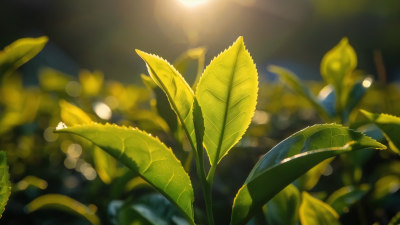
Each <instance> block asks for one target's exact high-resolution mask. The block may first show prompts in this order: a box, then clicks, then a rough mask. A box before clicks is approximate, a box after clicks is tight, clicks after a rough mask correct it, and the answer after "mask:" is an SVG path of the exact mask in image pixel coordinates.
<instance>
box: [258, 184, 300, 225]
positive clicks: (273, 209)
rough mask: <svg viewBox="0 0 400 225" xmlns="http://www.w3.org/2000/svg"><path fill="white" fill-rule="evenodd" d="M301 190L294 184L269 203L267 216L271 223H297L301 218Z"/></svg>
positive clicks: (274, 224)
mask: <svg viewBox="0 0 400 225" xmlns="http://www.w3.org/2000/svg"><path fill="white" fill-rule="evenodd" d="M300 202H301V198H300V192H299V190H298V189H297V188H296V187H295V186H294V185H292V184H290V185H289V186H287V187H286V188H285V189H283V190H282V191H281V192H279V193H278V194H277V195H275V197H273V198H272V199H271V201H269V202H268V203H267V205H266V206H267V211H266V217H267V221H268V224H270V225H296V224H297V223H298V220H299V207H300Z"/></svg>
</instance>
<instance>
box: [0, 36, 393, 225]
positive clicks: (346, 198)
mask: <svg viewBox="0 0 400 225" xmlns="http://www.w3.org/2000/svg"><path fill="white" fill-rule="evenodd" d="M46 42H47V38H46V37H40V38H24V39H20V40H17V41H15V42H14V43H12V44H10V45H9V46H7V47H5V48H4V50H3V51H2V52H0V74H1V85H0V86H1V89H0V94H1V99H0V111H1V114H0V124H1V126H0V133H1V138H0V142H1V148H2V149H4V150H5V151H3V152H1V154H0V164H1V166H0V169H1V171H2V172H1V179H0V180H1V191H0V200H1V201H0V204H1V205H0V208H2V209H4V206H5V205H6V204H7V205H6V206H5V212H4V215H3V217H4V218H2V221H3V222H5V223H7V224H54V223H57V224H85V223H89V224H94V225H96V224H179V225H180V224H229V223H230V224H232V225H236V224H293V225H295V224H303V225H311V224H372V223H374V224H397V223H398V222H399V214H398V211H400V207H399V204H398V203H399V202H400V198H399V197H400V196H399V192H398V190H399V188H400V178H399V177H400V170H399V168H400V161H399V153H400V150H399V148H400V139H399V138H398V135H397V134H398V133H399V132H400V118H399V117H396V116H392V115H389V114H385V113H391V114H393V115H399V114H400V113H399V112H400V109H399V105H398V104H396V103H397V102H398V101H399V98H400V89H399V86H398V85H397V84H379V82H378V83H376V82H374V81H373V78H372V77H371V76H366V75H364V74H363V72H362V71H360V70H357V69H356V68H357V57H356V53H355V51H354V49H353V48H352V47H351V45H350V44H349V41H348V40H347V38H343V39H342V40H341V41H340V42H339V44H338V45H337V46H335V47H334V48H333V49H331V50H330V51H329V52H327V53H326V55H325V56H324V57H323V59H322V62H321V76H322V78H323V80H324V82H313V83H308V82H305V81H302V80H300V79H299V78H298V77H297V76H296V75H295V74H294V73H293V72H291V71H289V70H287V69H284V68H281V67H278V66H269V67H268V69H269V71H270V72H272V73H275V74H276V75H277V76H278V77H279V82H270V83H258V73H257V69H256V66H255V64H254V62H253V59H252V58H251V56H250V53H249V52H248V50H247V49H246V47H245V45H244V41H243V38H242V37H239V38H238V39H237V40H236V41H235V42H234V43H233V44H232V45H231V46H230V47H229V48H227V49H226V50H225V51H223V52H222V53H220V54H219V55H218V56H216V57H215V58H214V59H213V60H212V61H211V62H210V63H209V65H208V66H207V67H206V68H205V69H204V71H203V67H204V61H205V60H204V59H205V52H206V51H205V49H203V48H197V49H191V50H188V51H187V52H185V53H183V54H182V55H181V56H180V57H179V58H178V60H176V61H175V63H174V64H173V65H171V64H170V63H169V62H167V61H166V60H164V59H163V58H161V57H159V56H157V55H153V54H149V53H146V52H143V51H140V50H136V52H137V54H138V55H139V56H140V57H141V58H142V59H143V60H144V62H145V64H146V66H147V70H148V75H149V76H147V75H144V74H142V75H141V78H142V81H143V83H144V87H143V86H138V85H133V84H132V85H131V84H128V85H126V84H122V83H120V82H118V81H109V80H104V76H103V74H102V73H101V72H99V71H94V72H90V71H86V70H82V71H81V72H80V73H79V76H78V77H77V78H78V79H76V78H75V77H73V76H71V75H67V74H64V73H62V72H59V71H56V70H54V69H51V68H44V69H43V70H41V72H40V74H39V86H38V87H24V86H23V84H22V80H21V75H20V74H19V72H18V68H19V67H20V66H22V65H23V64H24V63H26V62H27V61H29V60H30V59H31V58H33V57H34V56H35V55H36V54H37V53H38V52H40V51H41V50H42V48H43V47H44V45H45V44H46ZM193 62H194V63H195V64H196V67H197V68H196V71H197V75H196V78H195V80H194V82H193V83H192V84H189V83H188V82H187V81H186V80H185V77H186V76H187V73H188V71H189V70H188V65H189V64H190V63H193ZM382 99H384V101H382ZM360 109H362V110H360ZM60 121H61V122H60ZM386 149H388V150H386ZM376 150H382V151H376ZM8 166H9V168H8ZM246 177H247V178H246ZM10 181H11V182H10ZM10 183H11V185H10ZM9 196H10V199H9V200H8V198H9ZM7 201H8V203H7ZM45 209H50V210H51V211H48V210H45ZM49 212H53V213H54V215H53V214H50V213H49ZM396 213H397V214H396ZM70 214H71V215H77V217H76V216H69V215H70ZM21 215H23V216H21ZM391 218H392V219H391Z"/></svg>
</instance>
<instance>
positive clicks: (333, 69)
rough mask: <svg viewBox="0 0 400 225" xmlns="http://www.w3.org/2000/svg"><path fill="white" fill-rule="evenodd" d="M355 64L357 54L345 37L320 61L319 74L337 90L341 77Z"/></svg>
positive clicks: (347, 73) (348, 72)
mask: <svg viewBox="0 0 400 225" xmlns="http://www.w3.org/2000/svg"><path fill="white" fill-rule="evenodd" d="M356 66H357V55H356V53H355V51H354V49H353V47H351V45H350V44H349V40H348V39H347V38H342V40H341V41H340V42H339V44H338V45H336V46H335V47H334V48H332V49H331V50H329V51H328V52H327V53H326V54H325V55H324V57H323V58H322V61H321V75H322V77H323V78H324V80H325V81H326V82H327V83H328V84H332V85H333V86H334V87H335V90H336V91H337V92H340V91H341V88H342V84H343V79H344V77H345V76H347V75H349V74H350V73H351V72H352V71H353V70H354V69H355V68H356Z"/></svg>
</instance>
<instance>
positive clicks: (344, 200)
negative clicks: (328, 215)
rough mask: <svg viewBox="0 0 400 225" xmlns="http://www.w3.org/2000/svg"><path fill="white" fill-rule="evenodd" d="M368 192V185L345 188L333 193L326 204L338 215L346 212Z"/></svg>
mask: <svg viewBox="0 0 400 225" xmlns="http://www.w3.org/2000/svg"><path fill="white" fill-rule="evenodd" d="M369 190H370V187H369V185H368V184H364V185H360V186H359V187H354V186H346V187H342V188H340V189H339V190H337V191H335V192H333V194H332V195H331V196H329V198H328V200H326V203H328V204H329V205H330V206H331V207H332V208H333V209H334V210H335V211H336V212H337V213H338V214H339V215H341V214H343V213H345V212H347V211H348V210H349V207H350V206H351V205H353V204H354V203H356V202H358V201H359V200H360V199H361V198H362V197H364V196H365V195H366V194H367V192H368V191H369Z"/></svg>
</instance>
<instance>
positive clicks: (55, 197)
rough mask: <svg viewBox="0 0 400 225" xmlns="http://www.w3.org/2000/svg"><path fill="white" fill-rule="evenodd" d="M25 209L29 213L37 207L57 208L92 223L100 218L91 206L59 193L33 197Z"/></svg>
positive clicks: (94, 224) (98, 221) (97, 221)
mask: <svg viewBox="0 0 400 225" xmlns="http://www.w3.org/2000/svg"><path fill="white" fill-rule="evenodd" d="M26 209H27V211H28V212H29V213H32V212H35V211H37V210H39V209H58V210H62V211H65V212H69V213H72V214H75V215H78V216H82V217H83V218H85V219H86V220H87V221H89V222H90V223H91V224H92V225H100V219H99V217H97V216H96V211H95V210H93V208H91V207H87V206H85V205H83V204H82V203H80V202H78V201H76V200H74V199H72V198H70V197H68V196H65V195H60V194H46V195H42V196H40V197H37V198H35V199H34V200H33V201H32V202H30V203H29V204H28V205H27V206H26Z"/></svg>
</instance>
